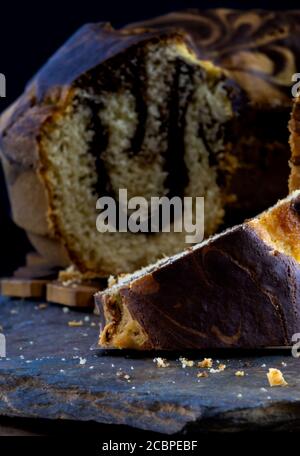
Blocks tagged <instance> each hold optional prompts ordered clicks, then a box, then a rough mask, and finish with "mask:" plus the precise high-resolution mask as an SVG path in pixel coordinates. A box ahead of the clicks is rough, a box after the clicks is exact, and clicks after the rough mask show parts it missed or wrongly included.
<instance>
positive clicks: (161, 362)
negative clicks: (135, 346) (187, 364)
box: [153, 358, 170, 367]
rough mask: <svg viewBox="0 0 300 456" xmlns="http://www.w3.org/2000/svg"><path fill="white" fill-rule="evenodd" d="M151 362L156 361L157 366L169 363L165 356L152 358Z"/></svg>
mask: <svg viewBox="0 0 300 456" xmlns="http://www.w3.org/2000/svg"><path fill="white" fill-rule="evenodd" d="M153 362H154V363H156V366H157V367H169V366H170V364H169V363H168V362H167V360H166V359H165V358H154V359H153Z"/></svg>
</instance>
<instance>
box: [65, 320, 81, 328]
mask: <svg viewBox="0 0 300 456" xmlns="http://www.w3.org/2000/svg"><path fill="white" fill-rule="evenodd" d="M68 326H70V327H71V328H76V327H78V326H83V321H82V320H79V321H76V320H71V321H68Z"/></svg>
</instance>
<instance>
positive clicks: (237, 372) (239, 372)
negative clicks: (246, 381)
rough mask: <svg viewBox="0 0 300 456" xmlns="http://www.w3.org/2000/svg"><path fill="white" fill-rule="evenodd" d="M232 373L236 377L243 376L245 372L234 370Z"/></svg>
mask: <svg viewBox="0 0 300 456" xmlns="http://www.w3.org/2000/svg"><path fill="white" fill-rule="evenodd" d="M234 375H235V376H236V377H244V376H245V372H244V371H236V372H235V374H234Z"/></svg>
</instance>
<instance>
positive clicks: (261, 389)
mask: <svg viewBox="0 0 300 456" xmlns="http://www.w3.org/2000/svg"><path fill="white" fill-rule="evenodd" d="M260 391H262V392H263V393H266V392H267V391H268V390H267V389H266V388H260Z"/></svg>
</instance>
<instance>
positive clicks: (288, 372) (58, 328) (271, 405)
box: [0, 297, 300, 434]
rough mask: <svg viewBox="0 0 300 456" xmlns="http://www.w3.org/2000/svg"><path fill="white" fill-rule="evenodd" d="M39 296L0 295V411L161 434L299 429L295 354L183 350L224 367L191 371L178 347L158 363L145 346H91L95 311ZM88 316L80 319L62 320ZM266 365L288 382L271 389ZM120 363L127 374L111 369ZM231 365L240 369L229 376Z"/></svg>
mask: <svg viewBox="0 0 300 456" xmlns="http://www.w3.org/2000/svg"><path fill="white" fill-rule="evenodd" d="M38 304H39V303H38V302H28V301H24V300H23V301H22V300H13V299H8V298H4V297H0V325H1V326H2V329H1V331H0V332H2V333H4V334H5V336H6V340H7V358H1V359H0V416H6V417H23V418H39V419H50V420H76V421H77V422H78V421H92V422H98V423H106V424H115V425H116V424H123V425H127V426H130V427H133V428H138V429H144V430H148V431H155V432H159V433H167V434H174V433H181V432H184V433H194V432H197V433H198V432H200V431H209V430H210V431H218V430H245V429H247V430H249V429H276V430H278V429H283V430H286V429H288V430H291V429H294V430H295V429H300V359H295V358H293V357H292V356H291V354H290V351H289V350H287V351H285V352H284V353H282V352H278V351H275V352H274V351H267V352H264V353H262V352H259V353H250V352H248V353H240V352H228V351H227V352H224V351H223V352H217V353H213V354H210V353H208V352H207V351H206V352H204V353H201V352H198V353H196V354H195V353H193V354H189V356H190V357H191V356H193V357H195V359H198V360H200V359H202V358H203V357H204V356H207V355H212V356H213V358H214V360H215V361H216V360H217V359H218V360H219V361H220V362H222V363H225V364H226V365H227V368H226V369H225V371H224V372H220V373H215V374H209V377H208V378H200V379H198V378H197V376H196V375H197V372H198V371H199V369H197V368H196V367H192V368H186V369H183V368H182V367H181V364H180V362H179V361H178V359H176V358H178V356H179V354H176V355H174V356H173V359H171V360H170V367H168V368H157V367H156V365H155V363H154V362H153V354H149V355H148V356H146V355H145V354H139V355H135V354H133V353H127V352H120V351H118V352H117V353H116V352H115V351H113V352H107V351H106V352H102V351H99V350H95V349H91V346H93V345H95V342H96V340H97V337H98V331H99V328H98V318H97V317H96V316H94V315H92V314H87V313H81V312H78V311H75V310H72V311H71V310H70V311H69V312H68V313H64V312H63V309H62V307H61V306H55V305H48V307H47V308H46V309H39V307H38ZM87 316H88V317H89V321H84V325H83V326H81V327H69V326H68V321H70V320H77V321H78V320H84V317H87ZM92 322H95V323H96V326H91V323H92ZM181 355H182V353H181ZM80 357H81V358H83V359H86V363H85V364H80ZM282 363H286V366H283V365H282ZM215 365H216V366H217V364H216V362H215ZM263 365H265V367H263ZM269 367H276V368H280V369H281V370H282V372H283V373H284V376H285V378H286V380H287V381H288V383H289V386H288V387H285V388H280V387H278V388H270V387H269V386H268V382H267V377H266V372H267V371H268V368H269ZM120 369H121V370H122V372H123V373H124V374H128V375H130V382H128V380H126V379H124V378H121V377H118V376H117V372H118V371H119V370H120ZM238 369H242V370H244V371H245V374H246V375H245V377H236V376H235V375H234V373H235V371H236V370H238ZM262 388H263V389H262Z"/></svg>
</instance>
